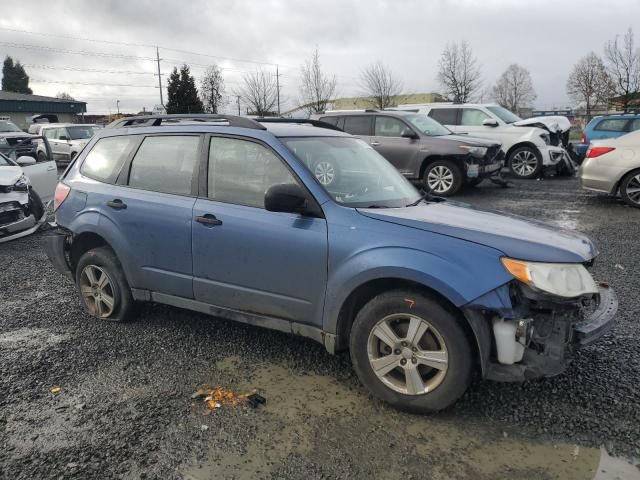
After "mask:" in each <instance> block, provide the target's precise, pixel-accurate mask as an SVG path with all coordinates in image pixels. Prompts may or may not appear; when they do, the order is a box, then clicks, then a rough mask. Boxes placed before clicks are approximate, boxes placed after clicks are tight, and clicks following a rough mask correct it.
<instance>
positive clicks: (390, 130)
mask: <svg viewBox="0 0 640 480" xmlns="http://www.w3.org/2000/svg"><path fill="white" fill-rule="evenodd" d="M404 130H409V127H407V126H406V125H405V124H404V123H403V122H401V121H400V120H398V119H396V118H391V117H376V127H375V133H374V135H375V136H376V137H401V136H402V132H403V131H404Z"/></svg>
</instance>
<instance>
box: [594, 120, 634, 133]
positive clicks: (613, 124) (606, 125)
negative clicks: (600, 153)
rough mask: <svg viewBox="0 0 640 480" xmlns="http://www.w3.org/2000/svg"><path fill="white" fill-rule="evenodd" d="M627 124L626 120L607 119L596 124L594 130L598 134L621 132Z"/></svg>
mask: <svg viewBox="0 0 640 480" xmlns="http://www.w3.org/2000/svg"><path fill="white" fill-rule="evenodd" d="M627 122H628V120H627V119H626V118H607V119H605V120H602V121H601V122H600V123H598V124H597V125H596V126H595V127H594V130H597V131H599V132H623V131H624V127H625V126H626V125H627Z"/></svg>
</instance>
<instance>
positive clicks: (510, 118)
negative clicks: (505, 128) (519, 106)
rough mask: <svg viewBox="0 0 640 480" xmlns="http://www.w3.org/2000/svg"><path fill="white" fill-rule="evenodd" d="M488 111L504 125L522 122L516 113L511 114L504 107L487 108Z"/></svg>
mask: <svg viewBox="0 0 640 480" xmlns="http://www.w3.org/2000/svg"><path fill="white" fill-rule="evenodd" d="M487 110H489V111H490V112H491V113H493V114H494V115H495V116H497V117H498V118H499V119H500V120H502V121H503V122H504V123H513V122H519V121H520V120H522V119H521V118H520V117H519V116H517V115H516V114H515V113H511V112H510V111H509V110H507V109H506V108H503V107H487Z"/></svg>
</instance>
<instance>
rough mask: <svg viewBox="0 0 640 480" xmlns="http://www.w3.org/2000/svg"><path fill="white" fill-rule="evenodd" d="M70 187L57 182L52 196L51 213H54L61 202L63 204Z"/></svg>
mask: <svg viewBox="0 0 640 480" xmlns="http://www.w3.org/2000/svg"><path fill="white" fill-rule="evenodd" d="M70 191H71V187H70V186H69V185H66V184H64V183H62V182H58V185H56V193H54V194H53V211H54V212H55V211H56V210H57V209H58V207H59V206H60V205H62V202H64V201H65V200H66V199H67V197H68V196H69V192H70Z"/></svg>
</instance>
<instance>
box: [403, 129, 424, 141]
mask: <svg viewBox="0 0 640 480" xmlns="http://www.w3.org/2000/svg"><path fill="white" fill-rule="evenodd" d="M400 136H401V137H402V138H411V139H412V140H417V139H419V138H420V137H419V136H418V134H417V133H416V132H414V131H413V130H411V129H410V128H405V129H404V130H403V131H402V133H401V134H400Z"/></svg>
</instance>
